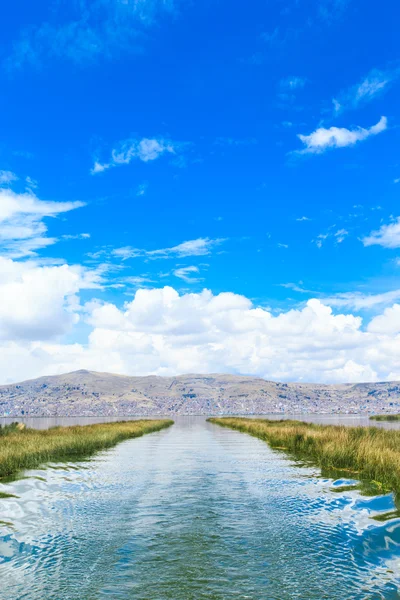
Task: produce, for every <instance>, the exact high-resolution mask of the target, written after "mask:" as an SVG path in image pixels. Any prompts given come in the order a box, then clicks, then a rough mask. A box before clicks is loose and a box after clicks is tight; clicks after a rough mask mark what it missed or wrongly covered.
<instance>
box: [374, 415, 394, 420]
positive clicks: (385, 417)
mask: <svg viewBox="0 0 400 600" xmlns="http://www.w3.org/2000/svg"><path fill="white" fill-rule="evenodd" d="M370 419H371V420H372V421H400V415H372V417H370Z"/></svg>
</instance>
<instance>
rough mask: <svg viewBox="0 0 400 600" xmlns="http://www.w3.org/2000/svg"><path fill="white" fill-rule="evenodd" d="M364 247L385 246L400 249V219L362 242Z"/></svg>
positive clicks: (374, 232) (382, 227) (373, 232)
mask: <svg viewBox="0 0 400 600" xmlns="http://www.w3.org/2000/svg"><path fill="white" fill-rule="evenodd" d="M361 241H362V243H363V244H364V246H383V247H384V248H400V217H398V218H397V219H396V220H395V221H394V222H393V223H390V224H389V225H382V226H381V227H380V229H378V230H376V231H372V232H371V233H370V234H369V235H367V236H366V237H364V238H363V239H362V240H361Z"/></svg>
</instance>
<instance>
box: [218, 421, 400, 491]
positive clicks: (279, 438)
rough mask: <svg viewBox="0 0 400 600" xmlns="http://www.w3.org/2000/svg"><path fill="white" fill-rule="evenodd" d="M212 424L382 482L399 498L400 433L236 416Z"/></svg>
mask: <svg viewBox="0 0 400 600" xmlns="http://www.w3.org/2000/svg"><path fill="white" fill-rule="evenodd" d="M209 421H210V422H211V423H215V424H217V425H222V426H223V427H230V428H232V429H237V430H239V431H242V432H244V433H249V434H250V435H254V436H255V437H258V438H260V439H262V440H265V441H266V442H268V443H269V444H270V445H271V447H273V448H274V447H275V448H279V449H283V450H286V451H288V452H290V453H292V454H294V455H295V456H297V457H299V458H303V459H309V460H311V461H312V462H313V463H314V464H317V465H318V466H320V467H321V468H323V469H331V470H333V469H335V470H346V471H352V472H354V473H356V477H357V479H367V480H369V481H375V482H378V483H379V484H380V485H381V486H382V487H383V488H384V489H388V490H389V489H390V490H393V491H395V492H396V493H397V496H398V497H399V492H400V431H393V430H385V429H379V428H377V427H346V426H340V425H315V424H313V423H304V422H302V421H290V420H288V421H283V420H282V421H272V420H268V419H246V418H233V417H232V418H230V417H228V418H211V419H209Z"/></svg>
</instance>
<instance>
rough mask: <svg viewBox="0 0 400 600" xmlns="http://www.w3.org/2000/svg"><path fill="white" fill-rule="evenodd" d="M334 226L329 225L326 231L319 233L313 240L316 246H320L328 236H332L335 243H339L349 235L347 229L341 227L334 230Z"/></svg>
mask: <svg viewBox="0 0 400 600" xmlns="http://www.w3.org/2000/svg"><path fill="white" fill-rule="evenodd" d="M334 227H335V226H332V227H330V228H329V230H328V231H327V232H326V233H320V234H319V235H317V237H316V238H315V239H314V240H313V242H314V243H315V244H316V246H317V247H318V248H322V246H323V244H324V243H325V242H326V240H327V239H329V238H334V240H335V242H336V244H341V243H342V242H343V241H344V239H345V238H346V237H347V236H348V235H349V232H348V231H347V229H343V228H342V229H338V230H337V231H334Z"/></svg>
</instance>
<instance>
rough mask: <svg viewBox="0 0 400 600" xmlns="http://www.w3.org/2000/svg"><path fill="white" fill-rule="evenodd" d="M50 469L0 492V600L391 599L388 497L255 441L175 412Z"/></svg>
mask: <svg viewBox="0 0 400 600" xmlns="http://www.w3.org/2000/svg"><path fill="white" fill-rule="evenodd" d="M54 466H55V465H54ZM57 467H58V468H53V467H51V466H49V467H47V468H42V469H37V470H34V471H29V472H28V473H27V476H26V477H25V478H23V479H20V480H18V481H15V482H12V483H8V484H3V485H0V491H2V492H7V493H10V494H14V495H15V496H17V497H14V498H4V499H1V500H0V521H1V522H0V598H1V600H3V599H4V600H6V599H7V600H8V599H13V600H19V599H27V600H64V599H71V600H106V599H110V600H117V599H132V600H133V599H134V600H164V599H171V600H192V599H193V600H197V599H201V598H205V599H206V598H207V599H210V600H211V599H212V600H229V599H231V598H232V599H234V598H237V599H241V600H242V599H246V598H247V599H251V600H286V599H301V600H322V599H327V600H350V599H351V600H358V599H359V600H366V599H368V600H375V599H388V600H389V599H390V600H392V599H393V600H394V599H398V598H400V593H399V592H398V590H399V589H400V579H399V558H400V519H398V518H397V515H395V518H393V519H390V520H389V521H385V522H378V521H375V520H374V519H372V518H371V517H374V516H379V515H381V514H386V513H388V512H390V511H394V510H395V506H394V502H393V498H392V496H391V495H390V494H386V495H383V496H372V497H369V496H362V495H361V494H360V490H359V489H357V487H358V486H357V482H356V481H354V480H351V479H341V480H336V481H333V480H332V479H330V478H326V477H322V476H321V474H320V473H319V472H318V470H317V469H314V468H310V467H301V468H300V467H299V466H298V465H296V464H293V461H292V460H291V459H289V458H288V457H286V456H285V455H284V454H283V453H280V452H278V451H274V450H271V449H270V448H269V447H268V446H267V444H265V443H264V442H262V441H261V440H258V439H256V438H253V437H250V436H247V435H244V434H241V433H239V432H236V431H231V430H228V429H223V428H220V427H217V426H215V425H211V424H208V423H206V422H205V420H204V419H203V418H201V417H194V418H190V417H188V418H179V419H178V420H177V424H176V425H175V426H173V427H172V428H170V429H167V430H163V431H160V432H158V433H154V434H151V435H148V436H144V437H142V438H138V439H135V440H130V441H127V442H124V443H122V444H120V445H119V446H117V447H116V448H114V449H112V450H108V451H106V452H102V453H100V454H98V455H97V456H96V457H95V458H93V459H91V460H87V461H85V462H82V463H70V464H65V465H63V466H62V468H60V465H57Z"/></svg>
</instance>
